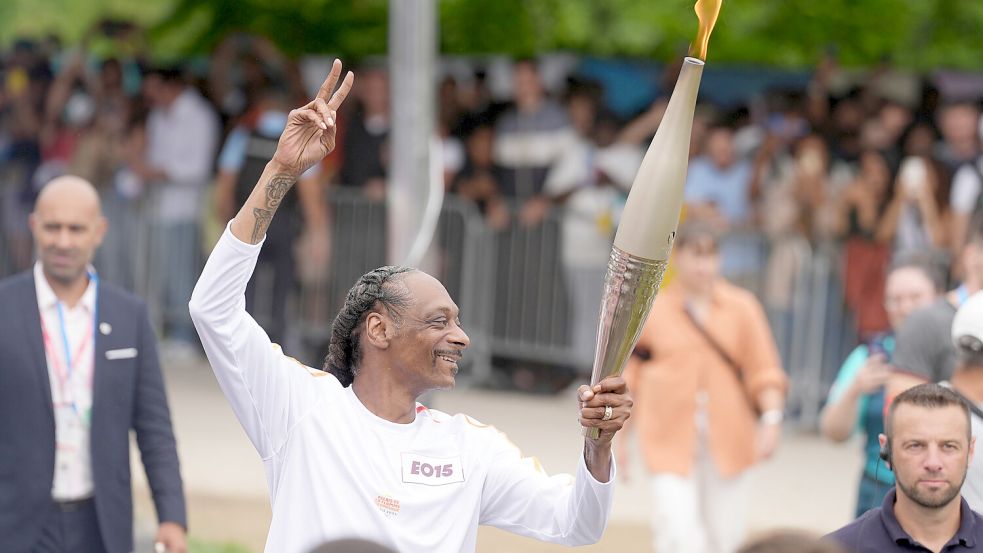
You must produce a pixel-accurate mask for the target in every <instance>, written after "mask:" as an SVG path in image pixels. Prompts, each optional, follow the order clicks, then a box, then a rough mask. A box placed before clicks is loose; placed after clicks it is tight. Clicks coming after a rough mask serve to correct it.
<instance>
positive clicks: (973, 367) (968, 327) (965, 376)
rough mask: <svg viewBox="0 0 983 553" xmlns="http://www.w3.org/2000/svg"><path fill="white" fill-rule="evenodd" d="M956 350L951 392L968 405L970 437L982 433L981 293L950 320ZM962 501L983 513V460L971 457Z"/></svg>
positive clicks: (982, 354) (982, 342)
mask: <svg viewBox="0 0 983 553" xmlns="http://www.w3.org/2000/svg"><path fill="white" fill-rule="evenodd" d="M952 343H953V346H954V347H955V348H956V372H955V373H953V375H952V380H951V385H952V389H953V390H954V391H955V392H956V393H958V394H959V395H961V396H962V397H963V399H965V400H966V402H967V404H968V405H969V406H970V415H971V416H970V421H971V423H972V429H973V436H979V435H980V434H981V433H983V293H980V292H977V293H975V294H973V295H972V297H970V298H969V299H968V300H966V303H964V304H963V305H962V306H961V307H960V308H959V311H957V312H956V316H955V318H954V319H953V320H952ZM962 494H963V498H965V499H966V502H967V503H969V506H970V507H971V508H972V509H973V510H974V511H977V512H980V511H983V457H981V456H973V459H972V460H971V461H970V463H969V470H968V472H967V474H966V482H965V483H963V490H962Z"/></svg>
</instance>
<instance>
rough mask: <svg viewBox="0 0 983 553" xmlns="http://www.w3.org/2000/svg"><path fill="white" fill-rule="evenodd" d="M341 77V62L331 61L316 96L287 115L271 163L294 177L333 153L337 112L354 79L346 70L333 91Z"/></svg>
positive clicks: (352, 74)
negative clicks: (329, 70)
mask: <svg viewBox="0 0 983 553" xmlns="http://www.w3.org/2000/svg"><path fill="white" fill-rule="evenodd" d="M340 76H341V61H340V60H334V64H332V65H331V72H330V73H328V78H326V79H325V80H324V84H322V85H321V89H320V90H318V92H317V96H315V97H314V99H313V100H312V101H311V102H310V103H308V104H307V105H305V106H303V107H300V108H297V109H295V110H292V111H291V112H290V115H288V116H287V127H286V128H285V129H284V130H283V134H281V135H280V142H279V143H278V144H277V147H276V153H275V154H273V162H274V163H276V164H277V165H279V166H280V168H281V169H282V170H283V171H284V172H286V173H288V174H289V175H291V176H293V177H299V176H300V175H301V173H303V172H304V171H306V170H308V169H310V168H311V167H313V166H314V165H315V164H316V163H318V162H319V161H321V160H322V159H324V156H326V155H328V154H330V153H331V151H332V150H334V146H335V133H336V131H337V124H336V123H337V111H338V108H339V107H341V103H342V102H344V101H345V98H346V97H348V93H349V92H350V91H351V89H352V82H353V81H354V80H355V75H354V73H352V72H351V71H349V72H348V74H346V75H345V79H344V80H343V81H341V86H339V87H338V90H335V89H334V88H335V85H336V84H338V78H339V77H340ZM332 91H333V92H334V93H333V94H332Z"/></svg>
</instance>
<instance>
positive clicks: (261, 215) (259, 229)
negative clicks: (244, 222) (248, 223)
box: [249, 207, 273, 244]
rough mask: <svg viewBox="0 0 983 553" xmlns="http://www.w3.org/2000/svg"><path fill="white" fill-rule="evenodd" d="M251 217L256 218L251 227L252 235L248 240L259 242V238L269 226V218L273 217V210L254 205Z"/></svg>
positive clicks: (253, 242)
mask: <svg viewBox="0 0 983 553" xmlns="http://www.w3.org/2000/svg"><path fill="white" fill-rule="evenodd" d="M253 217H255V218H256V225H255V226H254V227H253V235H252V237H251V238H250V239H249V241H250V243H252V244H259V241H260V239H262V238H263V235H264V234H266V229H267V228H269V226H270V220H272V219H273V210H272V209H260V208H258V207H254V208H253Z"/></svg>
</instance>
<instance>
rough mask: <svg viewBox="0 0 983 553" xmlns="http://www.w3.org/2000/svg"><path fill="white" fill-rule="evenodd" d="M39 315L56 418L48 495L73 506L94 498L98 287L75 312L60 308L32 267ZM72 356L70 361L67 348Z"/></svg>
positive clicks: (89, 290) (91, 285)
mask: <svg viewBox="0 0 983 553" xmlns="http://www.w3.org/2000/svg"><path fill="white" fill-rule="evenodd" d="M34 283H35V288H36V289H37V296H38V298H37V299H38V310H39V312H40V314H41V326H42V333H43V336H42V338H43V340H44V353H45V359H46V360H47V364H48V382H49V384H50V385H51V403H52V406H53V408H54V415H55V475H54V481H53V482H52V485H51V496H52V498H54V499H55V501H72V500H76V499H84V498H86V497H89V496H91V495H92V491H93V483H92V457H91V448H90V445H89V443H90V428H91V422H92V376H93V373H94V369H95V347H94V346H95V337H96V332H97V330H96V328H95V318H94V317H95V308H96V284H95V281H94V280H91V279H90V280H89V286H88V288H86V290H85V293H83V294H82V299H81V300H80V301H79V302H78V303H76V304H75V305H74V306H73V307H68V306H67V305H65V304H64V302H62V303H61V311H62V315H63V317H64V324H62V322H63V321H62V317H60V316H59V314H58V311H59V309H58V307H59V306H58V304H59V300H58V297H57V296H55V292H54V291H53V290H52V289H51V285H49V284H48V280H47V279H46V278H45V276H44V270H43V269H42V268H41V262H37V263H35V264H34ZM66 342H67V345H68V349H69V351H70V352H71V355H70V357H71V359H70V362H69V359H68V356H67V355H66V353H65V345H66Z"/></svg>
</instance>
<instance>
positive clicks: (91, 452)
mask: <svg viewBox="0 0 983 553" xmlns="http://www.w3.org/2000/svg"><path fill="white" fill-rule="evenodd" d="M31 231H32V233H33V234H34V239H35V242H36V244H37V255H38V261H37V262H36V263H35V265H34V269H33V271H27V272H24V273H21V274H19V275H16V276H13V277H10V278H8V279H6V280H4V281H2V282H0V304H2V305H4V306H7V307H8V308H9V309H10V312H11V313H17V314H18V315H17V316H16V317H8V318H5V319H4V321H6V322H5V323H4V324H5V327H4V328H3V329H2V330H0V382H3V385H0V448H2V450H3V455H0V551H4V552H11V553H13V552H26V551H36V552H44V553H103V552H105V553H126V552H129V551H132V550H133V504H132V490H131V488H130V461H131V459H130V432H131V431H133V432H135V433H136V438H137V445H138V446H139V449H140V460H141V461H142V463H143V466H144V469H145V471H146V473H147V480H148V481H149V484H150V490H151V495H152V496H153V500H154V505H155V507H156V509H157V518H158V520H159V521H160V526H159V528H158V531H157V535H156V540H157V542H160V543H161V544H163V545H164V546H165V547H166V548H167V551H168V552H170V553H184V552H185V551H187V546H186V541H185V528H186V526H187V519H186V514H185V503H184V493H183V491H182V487H181V474H180V470H179V466H178V455H177V450H176V447H175V442H174V434H173V431H172V429H171V418H170V413H169V409H168V406H167V395H166V392H165V389H164V382H163V379H162V376H161V371H160V366H159V362H158V358H157V347H156V339H155V336H154V330H153V328H151V326H150V321H149V320H148V319H147V308H146V306H145V305H144V303H143V302H142V301H140V300H138V299H137V298H135V297H133V296H131V295H129V294H128V293H126V292H123V291H122V290H120V289H118V288H116V287H115V286H113V285H112V284H109V283H106V282H102V281H100V279H99V277H98V276H97V274H96V272H95V269H94V268H93V267H92V266H91V264H90V263H91V261H92V257H93V255H94V254H95V251H96V249H97V248H98V247H99V245H100V243H101V242H102V239H103V237H104V236H105V233H106V220H105V219H104V218H103V217H102V214H101V210H100V206H99V196H98V194H97V193H96V191H95V189H94V188H93V187H92V185H91V184H89V183H88V182H86V181H84V180H82V179H80V178H78V177H70V176H66V177H60V178H58V179H55V180H53V181H52V182H50V183H49V184H48V185H47V186H46V187H45V188H44V189H43V190H42V191H41V194H40V196H39V197H38V201H37V205H36V206H35V209H34V212H33V213H32V214H31Z"/></svg>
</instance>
